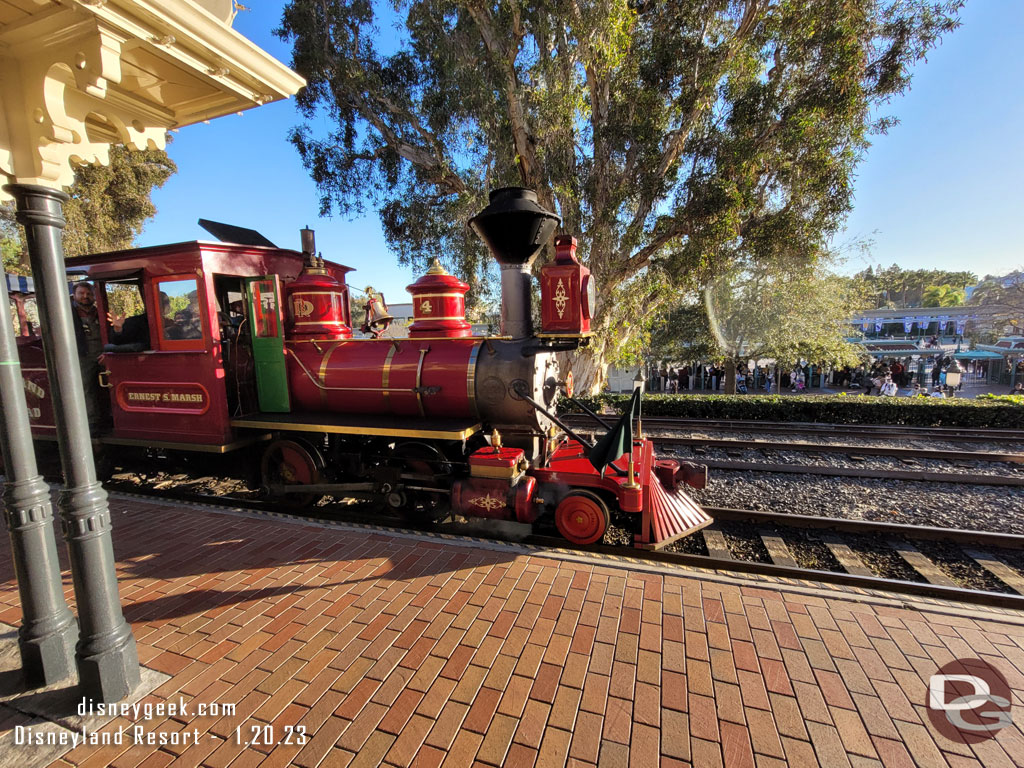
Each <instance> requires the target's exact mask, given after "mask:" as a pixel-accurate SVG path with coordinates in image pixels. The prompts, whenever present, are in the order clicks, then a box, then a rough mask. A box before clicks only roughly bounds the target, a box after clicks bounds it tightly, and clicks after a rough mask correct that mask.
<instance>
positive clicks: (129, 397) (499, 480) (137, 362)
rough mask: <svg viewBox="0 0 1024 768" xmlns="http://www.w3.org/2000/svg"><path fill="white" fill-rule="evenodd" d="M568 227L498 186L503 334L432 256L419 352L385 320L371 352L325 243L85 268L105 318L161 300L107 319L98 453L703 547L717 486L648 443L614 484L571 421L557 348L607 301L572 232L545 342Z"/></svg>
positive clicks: (307, 491)
mask: <svg viewBox="0 0 1024 768" xmlns="http://www.w3.org/2000/svg"><path fill="white" fill-rule="evenodd" d="M558 222H559V219H558V217H557V216H556V215H555V214H553V213H551V212H549V211H546V210H544V209H543V208H542V207H541V206H540V205H539V204H538V202H537V197H536V195H535V193H533V192H532V191H530V190H526V189H521V188H506V189H500V190H496V191H494V192H492V193H491V199H490V204H489V205H488V206H487V208H485V209H484V210H483V211H482V212H481V213H479V214H478V215H477V216H475V217H474V218H473V219H472V220H471V221H470V226H472V227H473V229H474V230H475V231H476V232H477V234H478V235H479V236H480V237H481V238H482V239H483V241H484V242H485V243H486V244H487V246H488V247H489V248H490V250H491V252H492V253H493V255H494V257H495V258H496V259H497V260H498V262H499V264H500V266H501V276H502V307H501V332H500V335H498V336H487V337H485V336H476V335H473V332H472V328H471V326H470V324H469V323H468V322H467V321H466V317H465V294H466V292H467V290H468V289H469V286H468V285H467V284H466V283H464V282H462V281H460V280H458V279H457V278H456V277H454V276H452V275H449V274H447V273H446V272H445V271H444V270H443V269H442V268H441V267H440V265H439V264H438V263H437V262H436V261H435V263H434V265H433V266H432V267H431V268H430V269H429V270H428V272H427V273H426V274H425V275H424V276H423V277H421V278H420V279H419V280H417V281H416V282H415V283H413V284H412V285H410V286H409V287H408V290H409V292H410V293H411V294H412V300H413V315H414V317H413V320H412V323H411V325H410V326H409V328H408V337H407V338H386V337H384V336H381V335H379V333H378V332H377V329H376V327H375V326H378V325H379V324H380V322H381V320H382V318H380V317H376V318H375V317H368V318H367V325H366V326H365V327H366V328H368V329H369V330H370V331H371V333H370V335H369V337H367V338H354V337H353V319H352V317H351V310H350V302H349V290H348V286H347V285H346V281H345V275H346V273H347V272H349V271H351V270H350V269H349V268H348V267H344V266H341V265H339V264H334V263H331V262H328V261H324V260H323V259H322V258H319V257H318V256H317V254H316V249H315V245H314V242H313V233H312V232H311V231H310V230H303V232H302V234H303V237H302V246H303V249H302V251H301V252H298V251H292V250H286V249H281V248H277V247H274V246H272V244H270V243H269V242H266V241H263V242H264V244H256V243H258V242H261V241H259V240H252V239H250V238H248V237H247V236H239V235H240V233H242V234H244V233H249V234H250V235H255V234H256V233H252V232H251V231H249V230H240V229H237V228H228V235H227V237H228V238H229V239H234V240H239V241H241V243H239V242H235V243H228V242H219V243H213V242H190V243H178V244H174V245H166V246H158V247H150V248H140V249H136V250H128V251H118V252H114V253H105V254H99V255H94V256H83V257H78V258H73V259H69V260H68V268H69V270H74V271H76V272H82V271H84V272H85V273H86V274H87V275H88V278H89V280H90V281H92V282H93V283H94V285H95V288H96V304H97V308H98V310H99V316H100V317H101V318H105V317H107V312H108V309H109V307H110V305H111V302H112V300H113V298H114V296H115V295H116V294H117V293H118V292H122V293H123V292H128V293H132V294H133V295H135V296H136V303H137V302H138V299H141V302H142V303H143V304H144V306H145V312H144V313H142V314H140V315H138V316H137V317H134V318H129V320H128V321H126V323H125V328H124V329H122V331H121V332H120V333H115V332H114V329H113V328H112V327H110V326H109V325H107V324H106V323H101V326H102V327H101V336H102V341H103V343H104V344H105V345H106V346H105V347H104V350H105V352H104V354H103V356H102V358H101V361H102V363H103V365H102V371H101V373H100V385H101V387H102V388H103V391H104V392H105V393H107V394H108V395H109V401H110V415H111V426H110V427H109V429H107V430H105V431H104V432H103V433H102V434H101V435H99V436H98V439H99V440H100V441H101V442H102V443H104V444H106V445H109V446H137V447H145V448H157V449H164V450H176V451H188V452H200V453H202V452H213V453H228V452H234V451H250V452H254V455H258V457H259V463H260V469H261V475H262V482H263V485H264V486H265V488H267V489H268V491H270V492H271V493H274V494H280V495H283V496H285V497H286V498H290V499H293V500H295V501H301V502H309V501H311V500H313V499H318V498H320V497H321V496H322V495H324V494H331V495H335V496H347V497H356V498H365V499H373V500H377V501H380V502H383V503H385V504H387V505H388V506H390V507H393V508H395V509H404V510H408V511H411V512H414V513H417V514H423V515H435V514H437V513H439V512H440V511H441V510H447V509H448V508H449V507H450V508H451V509H452V510H453V511H455V512H457V513H460V514H462V515H464V516H468V517H483V518H495V519H506V520H515V521H519V522H522V523H533V522H535V521H537V520H538V519H539V518H541V517H542V516H548V515H550V516H553V518H554V522H555V524H556V526H557V528H558V530H559V531H560V533H561V534H562V535H563V536H564V537H565V538H567V539H569V540H570V541H573V542H576V543H580V544H589V543H593V542H596V541H599V540H601V538H602V537H603V536H604V534H605V531H606V530H607V528H608V526H609V523H610V519H611V510H614V509H619V510H622V511H623V512H626V513H633V515H635V517H633V520H634V526H633V527H634V541H635V543H636V544H637V545H638V546H648V547H650V546H662V545H664V544H666V543H668V542H670V541H673V540H675V539H677V538H679V537H681V536H684V535H686V534H688V533H691V532H692V531H694V530H697V529H698V528H701V527H703V526H704V525H706V524H707V523H708V522H710V518H708V516H707V515H706V513H704V511H703V510H702V509H701V508H700V507H699V506H698V505H696V504H695V503H694V502H693V501H692V500H691V499H690V498H689V496H688V495H687V494H686V493H685V491H684V490H683V489H682V487H681V483H683V482H690V483H691V484H695V483H700V482H701V481H702V474H701V473H700V472H694V471H693V469H694V468H693V467H688V468H681V467H680V466H679V464H678V463H677V462H674V461H672V460H663V459H658V458H657V457H656V456H655V453H654V449H653V446H652V444H651V442H650V441H649V440H646V439H643V438H642V437H641V438H638V439H636V440H634V441H633V442H632V451H627V452H626V453H625V454H624V455H623V456H621V457H620V458H619V459H618V460H617V461H615V462H613V463H612V464H611V465H610V466H609V467H608V468H607V469H606V471H604V472H601V471H598V470H597V469H596V468H595V467H594V465H593V464H591V462H590V461H589V459H588V450H589V447H590V446H589V445H588V444H587V443H586V441H585V439H584V438H582V437H580V436H578V435H575V433H572V431H571V430H570V429H568V427H566V426H565V425H563V424H561V422H560V421H559V419H558V418H557V416H556V415H555V404H556V400H557V398H558V397H559V395H560V392H561V390H562V389H563V388H565V387H566V382H564V381H562V380H561V377H560V375H559V366H558V362H557V358H556V353H558V352H562V351H569V350H573V349H575V348H577V347H578V346H579V345H581V344H584V343H586V341H587V338H588V336H589V335H590V317H591V308H592V306H593V301H594V290H593V288H594V286H593V282H592V278H591V275H590V273H589V270H587V268H586V267H584V266H583V265H581V264H580V262H579V261H578V260H577V259H576V256H575V249H576V241H575V238H573V237H570V236H566V235H561V236H558V237H556V238H555V240H554V242H555V249H554V250H555V256H554V259H553V260H552V261H551V262H550V263H548V264H547V265H545V266H544V267H543V268H542V269H541V270H540V273H541V275H540V283H541V285H540V293H541V306H542V312H541V315H542V323H541V329H540V332H534V330H533V328H532V321H531V317H530V295H531V281H532V278H531V274H530V271H531V266H532V264H533V261H534V260H535V258H536V257H537V255H538V254H539V253H540V251H541V250H542V249H543V247H544V245H545V244H546V243H548V242H550V240H551V237H552V235H553V233H554V230H555V227H556V226H557V225H558ZM222 237H223V236H222ZM383 319H385V320H386V318H383ZM130 326H131V327H133V328H134V329H135V333H136V334H137V335H136V336H135V337H134V338H126V334H125V332H126V331H127V330H128V328H129V327H130ZM19 344H20V351H21V361H22V365H23V371H24V376H25V391H26V397H27V399H28V403H29V408H30V414H31V418H32V424H33V431H34V433H35V434H36V435H37V436H40V437H43V436H46V435H53V433H54V429H55V428H54V423H53V418H52V412H51V411H50V408H49V397H48V388H49V384H48V382H47V379H46V372H45V368H44V363H43V356H42V349H41V346H40V344H39V341H38V340H37V339H32V338H27V339H21V340H20V342H19ZM567 378H569V379H570V381H571V376H569V377H567ZM569 389H570V391H569V392H568V394H569V396H571V384H570V385H569ZM257 452H258V453H257Z"/></svg>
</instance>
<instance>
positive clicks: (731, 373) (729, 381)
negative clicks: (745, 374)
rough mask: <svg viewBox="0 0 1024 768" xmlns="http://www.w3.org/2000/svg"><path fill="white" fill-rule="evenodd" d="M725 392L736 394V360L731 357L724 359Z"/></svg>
mask: <svg viewBox="0 0 1024 768" xmlns="http://www.w3.org/2000/svg"><path fill="white" fill-rule="evenodd" d="M725 394H727V395H735V394H736V361H735V360H733V359H732V358H731V357H727V358H726V359H725Z"/></svg>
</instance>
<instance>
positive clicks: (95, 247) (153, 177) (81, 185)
mask: <svg viewBox="0 0 1024 768" xmlns="http://www.w3.org/2000/svg"><path fill="white" fill-rule="evenodd" d="M177 170H178V168H177V166H176V165H175V164H174V161H173V160H171V159H170V157H168V156H167V153H166V152H164V151H163V150H161V149H145V150H138V149H133V148H130V147H124V146H115V147H111V148H110V162H109V163H108V164H107V165H99V164H90V165H81V166H79V167H78V168H77V169H76V170H75V182H74V184H73V185H72V186H71V189H70V194H71V199H70V200H69V201H68V202H67V203H65V205H64V217H65V218H66V219H67V227H65V229H64V254H65V255H66V256H79V255H81V254H86V253H100V252H103V251H113V250H118V249H120V248H129V247H131V245H132V243H133V242H134V240H135V237H136V235H138V234H139V233H140V232H142V226H143V224H144V223H145V221H146V219H148V218H150V217H151V216H153V215H155V214H156V207H155V206H154V205H153V203H152V201H151V200H150V195H151V194H152V191H153V189H155V188H159V187H162V186H163V185H164V182H166V181H167V179H169V178H170V177H171V176H172V175H173V174H174V173H175V171H177Z"/></svg>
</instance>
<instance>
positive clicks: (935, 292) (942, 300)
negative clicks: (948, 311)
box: [921, 284, 966, 307]
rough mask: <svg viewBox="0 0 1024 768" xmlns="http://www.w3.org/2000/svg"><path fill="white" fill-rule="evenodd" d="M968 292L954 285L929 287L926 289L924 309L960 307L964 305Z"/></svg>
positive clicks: (923, 297) (922, 304) (922, 303)
mask: <svg viewBox="0 0 1024 768" xmlns="http://www.w3.org/2000/svg"><path fill="white" fill-rule="evenodd" d="M965 297H966V292H965V291H963V290H960V289H957V288H954V287H953V286H952V285H949V284H946V285H929V286H928V287H927V288H925V289H924V295H923V296H922V301H921V306H922V307H959V306H960V305H961V304H963V303H964V298H965Z"/></svg>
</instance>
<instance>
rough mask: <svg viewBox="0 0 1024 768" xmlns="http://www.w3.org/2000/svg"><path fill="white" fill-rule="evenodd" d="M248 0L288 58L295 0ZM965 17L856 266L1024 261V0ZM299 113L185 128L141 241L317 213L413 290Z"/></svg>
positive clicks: (239, 25) (363, 258)
mask: <svg viewBox="0 0 1024 768" xmlns="http://www.w3.org/2000/svg"><path fill="white" fill-rule="evenodd" d="M246 5H247V6H249V8H251V10H250V11H243V12H240V13H239V14H238V16H237V17H236V19H235V23H234V27H235V29H236V30H238V31H239V32H240V33H241V34H243V35H245V36H246V37H248V38H249V39H250V40H252V41H253V42H255V43H256V44H258V45H260V46H261V47H262V48H264V49H265V50H267V51H268V52H270V53H271V54H272V55H274V56H276V57H277V58H278V59H279V60H281V61H283V62H285V63H288V62H289V61H290V60H291V52H290V49H289V46H287V45H286V44H284V43H283V42H281V41H280V40H278V39H277V38H276V37H274V36H273V34H272V33H271V31H272V30H273V29H274V28H275V27H276V26H277V25H278V22H279V19H280V13H281V8H282V7H283V4H282V3H280V2H271V1H270V0H247V2H246ZM961 18H962V20H963V25H962V26H961V27H960V29H958V30H957V31H956V32H954V33H953V34H952V35H950V36H948V37H947V38H946V39H945V40H944V41H943V43H942V44H941V45H940V46H939V47H938V48H937V49H935V50H934V51H932V53H931V54H930V55H929V58H928V61H927V62H922V63H921V64H920V65H919V66H918V67H917V70H916V72H915V74H914V81H913V85H912V88H911V90H910V91H909V92H908V93H907V94H905V95H904V96H902V97H900V98H898V99H895V100H893V102H892V103H890V104H889V105H888V107H887V108H886V109H885V110H884V113H885V114H895V115H896V116H897V117H899V119H900V124H899V125H897V126H895V127H894V128H893V129H892V130H891V131H890V132H889V134H888V135H886V136H877V137H874V140H873V146H872V147H871V149H870V150H869V151H868V155H867V158H866V160H865V161H864V162H863V163H862V164H861V166H860V167H859V169H858V173H857V183H856V199H855V208H854V212H853V213H852V214H851V216H850V218H849V221H848V226H847V230H846V232H845V233H843V235H842V236H841V237H839V238H838V239H837V243H839V244H840V245H842V244H845V243H848V242H850V241H854V240H860V239H865V238H868V239H871V240H872V241H873V243H874V244H873V247H872V248H871V249H870V252H869V254H868V255H867V256H864V255H861V254H856V255H851V256H850V259H849V261H848V262H847V265H846V268H845V271H856V270H860V269H863V268H864V267H865V266H867V265H868V264H880V265H883V266H888V265H889V264H892V263H896V264H899V265H900V266H902V267H905V268H909V269H914V268H934V269H951V270H958V269H965V268H966V269H971V270H974V271H975V272H977V273H978V274H979V275H984V274H986V273H1004V272H1007V271H1010V270H1011V269H1016V268H1019V267H1024V245H1022V241H1024V233H1022V231H1021V227H1020V226H1019V224H1018V222H1019V221H1020V220H1021V219H1022V218H1024V140H1022V135H1024V134H1022V131H1024V85H1022V84H1024V57H1022V56H1021V55H1020V50H1021V43H1022V42H1024V2H1021V0H970V2H968V4H967V7H966V8H965V9H964V11H963V12H962V14H961ZM299 122H300V119H299V116H298V114H297V112H296V110H295V104H294V101H293V100H292V101H287V102H277V103H275V104H270V105H267V106H264V107H260V108H257V109H252V110H249V111H247V112H244V113H243V114H242V115H240V116H236V115H232V116H228V117H224V118H220V119H219V120H214V121H212V122H211V123H210V124H209V125H195V126H190V127H187V128H183V129H181V131H180V132H178V133H177V134H175V136H174V142H173V144H172V145H171V147H170V148H169V151H170V154H171V157H172V158H173V159H174V160H175V162H177V164H178V173H177V174H176V175H175V176H173V177H172V178H171V179H170V181H168V182H167V184H166V185H165V186H164V188H163V189H161V190H158V191H157V192H156V193H155V194H154V196H153V199H154V202H155V203H156V206H157V208H158V210H159V213H158V214H157V216H156V217H155V218H154V219H152V220H151V221H150V222H149V223H148V224H147V225H146V229H145V231H144V233H143V234H142V236H141V237H140V238H139V241H138V242H139V244H140V245H156V244H160V243H170V242H177V241H183V240H193V239H209V238H210V236H209V235H207V234H206V233H205V231H204V230H202V229H201V228H200V227H199V226H198V225H197V224H196V220H197V219H198V218H207V219H213V220H215V221H224V222H228V223H232V224H238V225H240V226H246V227H251V228H253V229H258V230H259V231H260V232H262V233H263V234H264V235H266V236H267V237H268V238H270V239H271V240H272V241H273V242H275V243H276V244H278V245H280V246H284V247H292V248H298V246H299V234H298V231H299V229H301V228H302V227H303V226H306V225H308V226H310V227H312V228H314V229H315V230H316V233H317V247H318V248H319V250H320V251H322V252H323V254H324V257H325V258H328V259H331V260H334V261H339V262H341V263H343V264H347V265H348V266H350V267H354V268H355V269H356V270H357V272H356V273H355V274H353V275H350V282H351V283H352V284H353V285H356V286H359V287H362V286H364V285H367V284H372V285H374V286H375V287H377V288H378V290H383V291H384V292H385V294H386V296H387V298H388V300H389V301H390V302H393V303H398V302H404V301H406V300H407V298H408V294H406V293H405V290H404V288H405V286H406V285H408V284H409V283H410V282H412V280H413V279H415V275H414V274H413V272H412V270H410V269H409V268H408V267H399V266H398V264H397V259H396V258H395V257H394V255H392V254H391V253H390V252H389V251H388V250H387V247H386V246H385V244H384V239H383V236H382V235H381V230H380V224H379V222H378V220H377V217H376V215H375V214H374V213H373V212H372V210H371V211H369V212H368V213H367V215H366V216H365V217H363V218H362V219H359V220H354V221H348V220H346V219H344V218H342V217H339V216H335V217H333V218H323V219H321V218H320V217H319V216H318V215H317V212H318V211H319V199H318V196H317V192H316V189H315V186H314V185H313V182H312V181H311V180H310V178H309V175H308V174H307V172H306V171H305V169H304V168H303V167H302V165H301V163H300V161H299V157H298V153H297V152H296V151H295V150H294V148H293V147H292V146H291V144H289V143H288V141H287V134H288V130H289V129H290V128H291V127H292V126H294V125H296V124H298V123H299ZM329 128H330V126H329V125H327V124H326V123H325V124H324V125H320V126H314V129H315V130H317V131H318V132H321V133H324V132H326V131H327V130H328V129H329Z"/></svg>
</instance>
